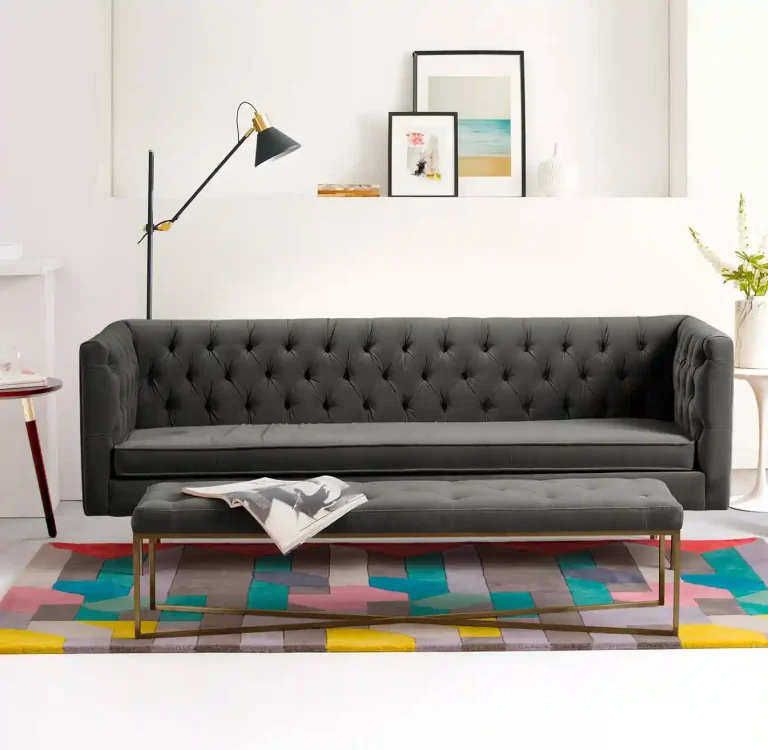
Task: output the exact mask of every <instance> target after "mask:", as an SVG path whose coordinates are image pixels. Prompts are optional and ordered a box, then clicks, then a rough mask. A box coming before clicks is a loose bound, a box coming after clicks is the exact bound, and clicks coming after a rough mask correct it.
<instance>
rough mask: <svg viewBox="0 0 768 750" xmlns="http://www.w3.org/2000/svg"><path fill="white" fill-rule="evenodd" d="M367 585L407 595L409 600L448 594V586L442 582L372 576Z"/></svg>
mask: <svg viewBox="0 0 768 750" xmlns="http://www.w3.org/2000/svg"><path fill="white" fill-rule="evenodd" d="M368 584H369V585H370V586H372V587H373V588H376V589H384V591H399V592H401V593H403V594H408V598H409V599H411V600H416V599H427V598H429V597H433V596H440V595H441V594H447V593H448V591H447V589H448V586H447V584H446V583H445V582H444V581H422V580H420V579H418V578H388V577H386V576H372V577H371V578H369V579H368Z"/></svg>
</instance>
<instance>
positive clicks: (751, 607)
mask: <svg viewBox="0 0 768 750" xmlns="http://www.w3.org/2000/svg"><path fill="white" fill-rule="evenodd" d="M736 601H737V602H738V603H739V604H741V608H742V609H743V610H744V611H745V612H746V613H747V614H748V615H768V604H750V603H749V602H745V601H744V600H743V599H737V600H736Z"/></svg>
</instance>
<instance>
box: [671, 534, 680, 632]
mask: <svg viewBox="0 0 768 750" xmlns="http://www.w3.org/2000/svg"><path fill="white" fill-rule="evenodd" d="M680 569H681V562H680V532H678V533H677V534H673V535H672V575H673V577H674V589H673V595H672V596H673V598H672V633H673V634H674V635H678V633H679V631H680Z"/></svg>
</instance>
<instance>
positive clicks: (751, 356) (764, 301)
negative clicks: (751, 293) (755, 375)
mask: <svg viewBox="0 0 768 750" xmlns="http://www.w3.org/2000/svg"><path fill="white" fill-rule="evenodd" d="M735 364H736V367H740V368H743V369H745V370H768V297H748V298H747V299H741V300H739V301H738V302H737V303H736V362H735Z"/></svg>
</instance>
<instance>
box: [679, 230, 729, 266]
mask: <svg viewBox="0 0 768 750" xmlns="http://www.w3.org/2000/svg"><path fill="white" fill-rule="evenodd" d="M689 229H690V227H689ZM690 232H691V237H693V241H694V242H695V243H696V247H698V248H699V252H700V253H701V254H702V255H703V256H704V258H706V260H707V261H708V262H709V263H710V264H711V265H712V267H713V268H714V269H715V271H717V272H718V273H719V274H723V273H732V272H733V271H735V270H736V269H735V267H734V266H731V265H729V264H728V263H726V262H725V261H724V260H723V259H722V258H721V257H720V256H719V255H718V254H717V253H716V252H715V251H714V250H712V248H710V247H708V246H707V245H705V244H704V243H703V242H702V241H701V237H700V235H699V233H698V232H697V231H696V230H695V229H690Z"/></svg>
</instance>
